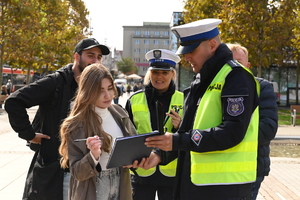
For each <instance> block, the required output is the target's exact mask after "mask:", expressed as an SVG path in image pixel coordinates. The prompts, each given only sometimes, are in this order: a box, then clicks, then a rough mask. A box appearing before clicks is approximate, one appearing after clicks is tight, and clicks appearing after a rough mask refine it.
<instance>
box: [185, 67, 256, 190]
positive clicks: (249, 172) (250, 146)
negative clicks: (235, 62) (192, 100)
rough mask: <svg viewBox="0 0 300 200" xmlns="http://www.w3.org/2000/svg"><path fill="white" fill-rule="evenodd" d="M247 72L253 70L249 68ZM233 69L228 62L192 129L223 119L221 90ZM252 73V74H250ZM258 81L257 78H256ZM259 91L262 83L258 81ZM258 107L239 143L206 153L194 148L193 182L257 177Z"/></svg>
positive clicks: (245, 180)
mask: <svg viewBox="0 0 300 200" xmlns="http://www.w3.org/2000/svg"><path fill="white" fill-rule="evenodd" d="M243 69H245V70H246V71H248V72H249V73H251V72H250V71H249V70H248V69H247V68H244V67H243ZM231 70H232V68H231V67H230V65H228V64H226V65H225V66H223V68H222V69H221V70H220V71H219V73H218V74H217V75H216V77H215V78H214V80H213V81H212V82H211V84H210V86H209V87H208V88H207V90H206V92H205V94H204V95H203V98H202V99H201V101H200V104H199V106H198V109H197V113H196V117H195V121H194V127H193V129H199V130H205V129H209V128H212V127H216V126H218V125H220V124H221V122H222V104H221V92H222V89H223V86H224V83H225V78H226V76H227V75H228V74H229V72H230V71H231ZM251 74H252V73H251ZM253 79H254V80H255V78H254V77H253ZM255 83H256V88H257V91H258V93H259V91H260V86H259V83H258V82H257V81H256V80H255ZM258 120H259V116H258V107H256V109H255V111H254V112H253V113H252V117H251V121H250V123H249V125H248V129H247V132H246V135H245V137H244V139H243V140H242V142H240V143H239V144H238V145H236V146H234V147H232V148H230V149H226V150H222V151H212V152H206V153H198V152H193V151H191V152H190V154H191V181H192V183H194V184H195V185H227V184H230V185H231V184H241V183H250V182H254V181H255V179H256V162H257V140H258Z"/></svg>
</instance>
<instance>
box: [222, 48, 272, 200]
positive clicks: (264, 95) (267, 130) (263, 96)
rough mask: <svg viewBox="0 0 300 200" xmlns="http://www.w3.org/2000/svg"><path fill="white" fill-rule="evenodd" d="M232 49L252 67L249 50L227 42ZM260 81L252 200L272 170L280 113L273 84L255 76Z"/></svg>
mask: <svg viewBox="0 0 300 200" xmlns="http://www.w3.org/2000/svg"><path fill="white" fill-rule="evenodd" d="M227 46H228V47H229V49H230V50H231V51H232V55H233V59H235V60H237V61H238V62H239V63H241V64H242V65H243V66H244V67H247V68H250V65H251V64H250V62H248V50H247V49H246V48H245V47H243V46H241V45H240V44H237V43H236V44H227ZM255 78H256V80H257V81H258V82H259V83H260V96H259V132H258V157H257V175H256V176H257V177H256V181H255V182H254V183H253V185H252V194H251V200H255V199H256V197H257V194H258V190H259V188H260V185H261V183H262V181H263V180H264V177H265V176H268V175H269V172H270V164H271V161H270V141H271V140H272V139H274V137H275V135H276V132H277V128H278V114H277V104H276V95H275V93H274V90H273V86H272V84H271V83H270V82H269V81H267V80H265V79H262V78H257V77H255Z"/></svg>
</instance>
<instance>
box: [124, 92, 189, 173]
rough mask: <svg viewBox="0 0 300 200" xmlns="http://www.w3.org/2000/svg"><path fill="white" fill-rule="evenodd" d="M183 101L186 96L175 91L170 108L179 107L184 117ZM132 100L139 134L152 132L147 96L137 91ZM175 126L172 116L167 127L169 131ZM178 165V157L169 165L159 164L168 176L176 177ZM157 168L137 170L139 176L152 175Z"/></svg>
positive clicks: (132, 108) (161, 170) (180, 113)
mask: <svg viewBox="0 0 300 200" xmlns="http://www.w3.org/2000/svg"><path fill="white" fill-rule="evenodd" d="M183 101H184V96H183V93H182V92H179V91H175V92H174V94H173V95H172V98H171V102H170V106H169V110H170V109H173V110H174V109H175V108H179V109H180V110H179V113H178V114H179V115H180V116H181V117H182V114H183ZM130 102H131V110H132V115H133V121H134V124H135V126H136V130H137V132H138V134H144V133H150V132H152V128H151V120H150V112H149V109H148V104H147V101H146V96H145V94H144V92H141V93H137V94H135V95H133V96H132V97H131V98H130ZM172 128H173V125H172V121H171V118H169V119H168V121H167V122H166V124H165V129H166V130H167V131H168V132H171V131H172ZM176 166H177V159H175V160H174V161H172V162H170V163H169V164H167V165H159V166H158V167H159V170H160V172H161V173H162V174H163V175H165V176H168V177H174V176H175V174H176ZM155 170H156V167H153V168H151V169H148V170H144V169H141V168H138V169H137V170H136V171H137V173H138V174H139V176H142V177H146V176H150V175H152V174H153V173H154V172H155Z"/></svg>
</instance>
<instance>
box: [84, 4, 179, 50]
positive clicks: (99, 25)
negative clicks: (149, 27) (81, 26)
mask: <svg viewBox="0 0 300 200" xmlns="http://www.w3.org/2000/svg"><path fill="white" fill-rule="evenodd" d="M84 2H85V4H86V7H87V8H88V10H89V11H90V18H91V26H92V27H93V36H92V37H95V38H96V39H97V40H98V41H99V42H100V43H103V44H106V45H108V46H110V47H116V48H117V50H122V49H123V26H135V25H140V26H142V25H143V22H170V21H171V17H172V13H173V12H181V11H183V7H184V4H183V3H182V0H150V1H144V0H106V1H104V0H84Z"/></svg>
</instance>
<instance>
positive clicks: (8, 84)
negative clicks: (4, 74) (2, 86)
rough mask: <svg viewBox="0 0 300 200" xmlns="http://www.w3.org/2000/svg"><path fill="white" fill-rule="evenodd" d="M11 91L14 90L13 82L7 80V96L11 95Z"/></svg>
mask: <svg viewBox="0 0 300 200" xmlns="http://www.w3.org/2000/svg"><path fill="white" fill-rule="evenodd" d="M11 90H12V83H11V80H10V79H8V80H7V83H6V91H7V94H8V95H10V93H11Z"/></svg>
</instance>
